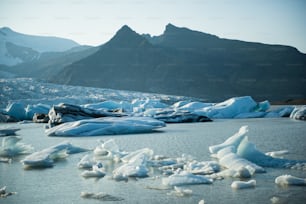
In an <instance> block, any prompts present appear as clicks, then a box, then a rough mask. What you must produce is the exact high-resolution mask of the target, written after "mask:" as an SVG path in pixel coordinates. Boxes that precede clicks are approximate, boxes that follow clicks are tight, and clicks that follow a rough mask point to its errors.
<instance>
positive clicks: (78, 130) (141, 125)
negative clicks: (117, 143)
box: [46, 117, 165, 136]
mask: <svg viewBox="0 0 306 204" xmlns="http://www.w3.org/2000/svg"><path fill="white" fill-rule="evenodd" d="M162 127H165V123H164V122H162V121H159V120H156V119H153V118H150V117H104V118H96V119H88V120H79V121H75V122H67V123H64V124H61V125H58V126H55V127H53V128H50V129H47V130H46V133H47V135H48V136H96V135H117V134H132V133H145V132H152V131H153V130H155V129H158V128H162Z"/></svg>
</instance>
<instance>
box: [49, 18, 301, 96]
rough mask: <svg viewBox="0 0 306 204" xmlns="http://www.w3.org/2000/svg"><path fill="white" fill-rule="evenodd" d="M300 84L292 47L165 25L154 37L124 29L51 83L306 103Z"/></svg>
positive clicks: (296, 54) (297, 58)
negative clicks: (250, 97) (243, 96)
mask: <svg viewBox="0 0 306 204" xmlns="http://www.w3.org/2000/svg"><path fill="white" fill-rule="evenodd" d="M305 79H306V55H305V54H303V53H300V52H299V51H298V50H297V49H296V48H293V47H290V46H283V45H267V44H262V43H252V42H244V41H239V40H229V39H222V38H219V37H217V36H215V35H211V34H207V33H203V32H198V31H193V30H190V29H188V28H179V27H176V26H174V25H172V24H168V25H167V26H166V29H165V31H164V33H163V34H162V35H160V36H153V37H151V36H150V35H140V34H138V33H136V32H135V31H133V30H132V29H131V28H129V27H128V26H126V25H125V26H123V27H122V28H121V29H120V30H119V31H118V32H117V33H116V34H115V36H114V37H113V38H112V39H111V40H110V41H109V42H107V43H106V44H104V45H103V46H101V47H100V49H99V50H98V51H97V52H96V53H94V54H93V55H90V56H88V57H86V58H84V59H82V60H80V61H77V62H75V63H73V64H71V65H69V66H67V67H65V68H64V69H63V71H62V72H61V77H56V78H54V79H53V82H57V83H64V84H73V85H84V86H94V87H103V88H112V89H124V90H135V91H145V92H158V93H164V94H175V95H186V96H193V97H200V98H204V99H207V100H216V101H217V100H222V99H226V98H228V97H232V96H239V95H252V96H253V97H254V98H256V99H258V100H264V99H269V100H287V99H291V98H306V91H305V89H304V87H306V86H305V85H306V80H305Z"/></svg>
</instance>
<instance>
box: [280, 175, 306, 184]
mask: <svg viewBox="0 0 306 204" xmlns="http://www.w3.org/2000/svg"><path fill="white" fill-rule="evenodd" d="M275 183H276V184H277V185H281V186H287V185H295V186H306V179H303V178H299V177H295V176H291V175H282V176H278V177H276V179H275Z"/></svg>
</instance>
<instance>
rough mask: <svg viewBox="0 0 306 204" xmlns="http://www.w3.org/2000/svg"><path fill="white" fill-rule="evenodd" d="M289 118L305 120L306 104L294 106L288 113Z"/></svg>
mask: <svg viewBox="0 0 306 204" xmlns="http://www.w3.org/2000/svg"><path fill="white" fill-rule="evenodd" d="M290 118H292V119H296V120H306V105H305V106H301V107H295V108H294V110H293V111H292V112H291V114H290Z"/></svg>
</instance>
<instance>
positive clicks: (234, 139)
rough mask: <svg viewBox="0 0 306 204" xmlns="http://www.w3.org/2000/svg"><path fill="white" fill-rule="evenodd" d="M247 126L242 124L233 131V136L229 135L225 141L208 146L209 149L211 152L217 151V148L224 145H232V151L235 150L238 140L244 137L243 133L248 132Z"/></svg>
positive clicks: (221, 147) (224, 146)
mask: <svg viewBox="0 0 306 204" xmlns="http://www.w3.org/2000/svg"><path fill="white" fill-rule="evenodd" d="M248 131H249V130H248V126H242V127H241V128H240V129H239V131H238V132H237V133H235V134H234V135H233V136H231V137H229V138H228V139H227V140H225V142H223V143H222V144H218V145H213V146H209V151H210V153H212V154H216V153H218V151H219V150H221V149H224V148H226V147H229V146H232V147H233V148H234V150H233V151H236V149H237V148H238V146H239V144H240V142H241V141H242V139H243V138H244V137H245V135H246V134H247V133H248Z"/></svg>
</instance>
